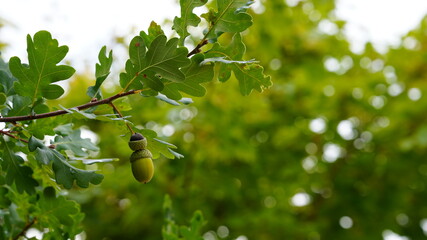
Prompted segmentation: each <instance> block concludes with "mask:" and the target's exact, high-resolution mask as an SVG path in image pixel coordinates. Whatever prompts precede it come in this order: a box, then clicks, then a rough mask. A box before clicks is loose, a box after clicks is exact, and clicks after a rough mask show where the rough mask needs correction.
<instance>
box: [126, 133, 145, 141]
mask: <svg viewBox="0 0 427 240" xmlns="http://www.w3.org/2000/svg"><path fill="white" fill-rule="evenodd" d="M142 139H144V136H142V134H141V133H134V134H132V136H130V140H129V141H138V140H142Z"/></svg>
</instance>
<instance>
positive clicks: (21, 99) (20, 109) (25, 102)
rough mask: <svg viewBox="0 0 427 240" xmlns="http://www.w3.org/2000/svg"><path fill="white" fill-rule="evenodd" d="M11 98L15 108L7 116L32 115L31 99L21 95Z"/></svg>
mask: <svg viewBox="0 0 427 240" xmlns="http://www.w3.org/2000/svg"><path fill="white" fill-rule="evenodd" d="M10 98H11V102H12V105H13V107H12V108H11V109H10V110H9V111H8V112H7V116H9V117H11V116H24V115H28V114H30V112H31V109H30V104H31V98H29V97H26V96H19V95H13V96H11V97H9V99H10Z"/></svg>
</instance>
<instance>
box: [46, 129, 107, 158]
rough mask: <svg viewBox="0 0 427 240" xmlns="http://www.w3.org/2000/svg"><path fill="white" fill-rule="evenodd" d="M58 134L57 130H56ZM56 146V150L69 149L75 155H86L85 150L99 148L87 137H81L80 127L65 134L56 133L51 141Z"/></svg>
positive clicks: (96, 149)
mask: <svg viewBox="0 0 427 240" xmlns="http://www.w3.org/2000/svg"><path fill="white" fill-rule="evenodd" d="M57 134H58V132H57ZM52 144H53V145H55V146H56V150H58V151H61V150H71V151H72V152H73V153H74V154H75V155H76V156H80V157H86V156H88V153H87V152H86V151H85V149H87V150H92V151H98V150H99V148H98V147H97V146H96V145H95V144H93V143H92V142H91V141H90V139H89V138H82V137H81V132H80V129H76V130H73V131H72V132H71V133H68V134H67V135H63V136H61V135H58V136H56V137H55V139H54V141H53V142H52Z"/></svg>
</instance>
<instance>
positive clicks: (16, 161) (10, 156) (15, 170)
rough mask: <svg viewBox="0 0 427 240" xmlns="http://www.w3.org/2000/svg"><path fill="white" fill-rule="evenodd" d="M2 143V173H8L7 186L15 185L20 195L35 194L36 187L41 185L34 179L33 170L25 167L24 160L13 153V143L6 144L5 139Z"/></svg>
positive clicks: (0, 139)
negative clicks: (25, 193)
mask: <svg viewBox="0 0 427 240" xmlns="http://www.w3.org/2000/svg"><path fill="white" fill-rule="evenodd" d="M0 142H1V148H2V150H3V153H2V161H1V167H2V171H3V172H5V173H6V178H5V182H6V184H8V185H10V186H11V185H13V183H15V186H16V189H17V191H18V192H19V193H23V192H24V191H25V192H27V193H28V194H33V193H35V187H36V186H38V185H39V184H38V182H37V181H36V180H34V178H33V177H32V174H33V170H32V169H31V168H30V167H28V166H25V165H23V164H24V159H23V158H22V157H20V156H18V155H16V154H15V153H14V152H13V147H14V143H13V142H6V141H5V140H4V139H3V138H0Z"/></svg>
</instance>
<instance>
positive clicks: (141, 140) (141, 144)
mask: <svg viewBox="0 0 427 240" xmlns="http://www.w3.org/2000/svg"><path fill="white" fill-rule="evenodd" d="M128 144H129V147H130V149H132V150H133V151H137V150H142V149H145V148H147V139H146V138H145V137H144V136H142V135H141V134H140V133H135V134H132V136H131V137H130V140H129V142H128Z"/></svg>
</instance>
